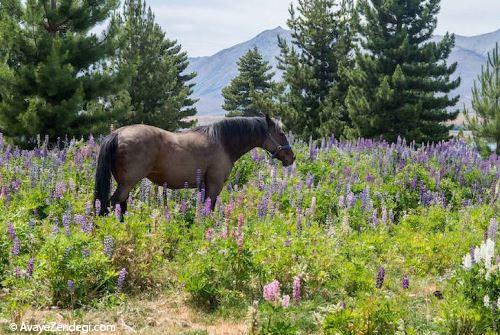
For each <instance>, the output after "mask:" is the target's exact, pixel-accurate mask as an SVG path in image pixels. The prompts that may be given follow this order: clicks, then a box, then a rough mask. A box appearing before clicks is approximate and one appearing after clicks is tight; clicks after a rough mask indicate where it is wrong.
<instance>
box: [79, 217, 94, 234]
mask: <svg viewBox="0 0 500 335" xmlns="http://www.w3.org/2000/svg"><path fill="white" fill-rule="evenodd" d="M75 222H76V224H78V225H80V227H81V229H82V232H84V233H87V234H90V233H91V232H92V228H93V225H92V221H90V222H87V218H86V217H85V215H81V214H77V215H75Z"/></svg>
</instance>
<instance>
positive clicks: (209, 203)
mask: <svg viewBox="0 0 500 335" xmlns="http://www.w3.org/2000/svg"><path fill="white" fill-rule="evenodd" d="M211 212H212V199H210V197H208V198H207V200H206V201H205V208H204V210H203V215H205V216H209V215H210V213H211Z"/></svg>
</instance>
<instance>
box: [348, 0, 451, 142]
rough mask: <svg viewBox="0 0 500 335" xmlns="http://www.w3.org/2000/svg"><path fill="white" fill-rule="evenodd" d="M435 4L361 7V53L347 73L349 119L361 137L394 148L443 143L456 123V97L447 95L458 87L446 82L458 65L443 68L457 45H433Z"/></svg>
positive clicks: (366, 3) (436, 0)
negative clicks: (452, 109)
mask: <svg viewBox="0 0 500 335" xmlns="http://www.w3.org/2000/svg"><path fill="white" fill-rule="evenodd" d="M439 4H440V1H439V0H431V1H392V0H384V1H368V0H364V1H360V2H359V4H358V6H359V10H360V14H361V16H362V17H363V20H360V21H359V22H360V23H359V27H358V29H359V31H360V33H361V36H362V39H361V41H362V42H361V46H362V50H363V51H360V52H358V53H357V56H356V67H355V68H353V69H351V70H350V71H348V77H349V83H350V87H349V93H348V96H347V99H346V100H347V103H346V104H347V106H348V110H349V115H350V117H351V118H352V121H353V123H354V125H355V127H356V129H357V131H358V133H359V135H360V136H362V137H368V138H379V137H382V138H384V139H386V140H388V141H390V142H396V140H397V139H398V137H403V138H405V139H406V140H408V141H416V142H417V143H422V142H428V141H431V142H436V141H440V140H444V139H447V138H448V137H449V134H448V133H449V130H450V129H451V126H448V125H445V124H444V122H446V121H449V120H453V119H455V118H456V116H457V114H458V111H455V112H449V111H448V110H447V108H448V107H452V106H454V105H455V104H456V103H457V101H458V98H459V97H458V96H457V97H452V98H450V97H449V96H448V94H449V93H450V91H452V90H453V89H455V88H457V87H458V86H459V84H460V79H456V80H450V76H451V75H452V74H453V73H454V72H455V69H456V67H457V64H456V63H454V64H452V65H450V66H448V65H447V64H446V59H447V58H448V56H449V54H450V52H451V50H452V48H453V46H454V43H455V39H454V36H453V35H449V34H446V35H445V36H444V37H443V39H442V40H441V41H440V42H437V43H436V42H431V41H430V39H431V38H432V36H433V32H434V30H435V28H436V23H437V19H436V16H437V14H438V12H439V8H440V7H439Z"/></svg>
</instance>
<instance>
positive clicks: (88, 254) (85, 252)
mask: <svg viewBox="0 0 500 335" xmlns="http://www.w3.org/2000/svg"><path fill="white" fill-rule="evenodd" d="M82 256H83V258H89V256H90V250H89V249H83V250H82Z"/></svg>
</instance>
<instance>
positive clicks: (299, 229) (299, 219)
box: [295, 212, 302, 236]
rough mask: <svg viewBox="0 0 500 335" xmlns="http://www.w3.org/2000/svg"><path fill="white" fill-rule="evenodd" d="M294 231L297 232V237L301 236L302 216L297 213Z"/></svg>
mask: <svg viewBox="0 0 500 335" xmlns="http://www.w3.org/2000/svg"><path fill="white" fill-rule="evenodd" d="M295 226H296V230H297V235H299V236H300V235H301V234H302V214H301V213H300V212H299V213H297V223H296V224H295Z"/></svg>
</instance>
